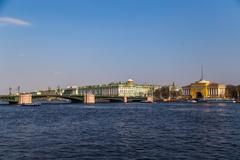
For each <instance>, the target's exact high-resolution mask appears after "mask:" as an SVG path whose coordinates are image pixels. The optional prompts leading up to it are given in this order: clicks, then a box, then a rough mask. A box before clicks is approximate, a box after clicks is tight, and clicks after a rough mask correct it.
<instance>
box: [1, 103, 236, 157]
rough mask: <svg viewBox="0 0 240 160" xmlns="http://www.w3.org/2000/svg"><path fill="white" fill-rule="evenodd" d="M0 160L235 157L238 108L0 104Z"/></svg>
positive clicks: (172, 105) (171, 105) (230, 106)
mask: <svg viewBox="0 0 240 160" xmlns="http://www.w3.org/2000/svg"><path fill="white" fill-rule="evenodd" d="M0 159H1V160H2V159H18V160H19V159H20V160H21V159H35V160H37V159H41V160H43V159H93V160H95V159H191V160H192V159H240V105H237V104H236V105H190V104H137V103H136V104H96V105H92V106H86V105H70V104H69V105H43V106H41V107H35V108H34V107H16V106H15V107H14V106H4V105H1V106H0Z"/></svg>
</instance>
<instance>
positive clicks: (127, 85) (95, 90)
mask: <svg viewBox="0 0 240 160" xmlns="http://www.w3.org/2000/svg"><path fill="white" fill-rule="evenodd" d="M158 88H160V86H158V85H151V84H136V83H135V82H134V81H133V80H132V79H129V80H128V81H127V82H117V83H110V84H103V85H91V86H82V87H78V88H69V89H67V90H65V92H64V93H63V94H64V95H69V93H70V94H71V95H85V94H94V95H95V96H107V97H111V96H112V97H147V96H152V95H153V92H154V91H155V90H156V89H158Z"/></svg>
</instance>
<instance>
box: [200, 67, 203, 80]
mask: <svg viewBox="0 0 240 160" xmlns="http://www.w3.org/2000/svg"><path fill="white" fill-rule="evenodd" d="M200 80H203V66H201V79H200Z"/></svg>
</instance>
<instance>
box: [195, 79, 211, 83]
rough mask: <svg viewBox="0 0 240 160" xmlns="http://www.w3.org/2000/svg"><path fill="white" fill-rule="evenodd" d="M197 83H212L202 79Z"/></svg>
mask: <svg viewBox="0 0 240 160" xmlns="http://www.w3.org/2000/svg"><path fill="white" fill-rule="evenodd" d="M197 83H210V81H207V80H204V79H201V80H199V81H197Z"/></svg>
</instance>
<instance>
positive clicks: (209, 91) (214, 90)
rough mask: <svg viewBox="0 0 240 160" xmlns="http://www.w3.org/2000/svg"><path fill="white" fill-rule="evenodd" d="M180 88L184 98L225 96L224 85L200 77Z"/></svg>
mask: <svg viewBox="0 0 240 160" xmlns="http://www.w3.org/2000/svg"><path fill="white" fill-rule="evenodd" d="M182 89H183V97H184V98H189V99H199V98H225V92H226V85H224V84H220V83H212V82H210V81H206V80H203V79H201V80H199V81H196V82H195V83H192V84H190V85H188V86H184V87H182Z"/></svg>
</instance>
